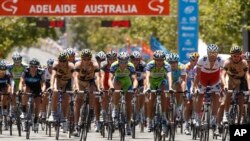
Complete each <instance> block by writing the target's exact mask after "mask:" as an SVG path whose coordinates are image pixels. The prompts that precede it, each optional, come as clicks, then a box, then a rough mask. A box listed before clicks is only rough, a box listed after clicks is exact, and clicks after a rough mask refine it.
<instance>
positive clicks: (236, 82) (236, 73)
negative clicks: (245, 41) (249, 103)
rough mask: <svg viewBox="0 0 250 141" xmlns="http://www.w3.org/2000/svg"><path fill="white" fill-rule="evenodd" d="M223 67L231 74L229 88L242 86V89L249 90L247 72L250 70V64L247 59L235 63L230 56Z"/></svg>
mask: <svg viewBox="0 0 250 141" xmlns="http://www.w3.org/2000/svg"><path fill="white" fill-rule="evenodd" d="M223 68H224V70H226V73H227V75H228V76H229V80H228V82H230V83H229V89H233V88H240V89H241V90H247V89H246V88H247V87H246V86H247V82H246V80H245V73H246V72H247V71H248V64H247V61H246V60H241V61H240V62H237V63H234V62H233V61H232V58H231V57H230V58H228V59H227V60H226V61H225V63H224V66H223Z"/></svg>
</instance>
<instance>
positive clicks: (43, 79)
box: [41, 74, 46, 92]
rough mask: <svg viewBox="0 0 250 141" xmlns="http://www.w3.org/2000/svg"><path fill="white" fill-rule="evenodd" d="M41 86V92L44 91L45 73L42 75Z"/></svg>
mask: <svg viewBox="0 0 250 141" xmlns="http://www.w3.org/2000/svg"><path fill="white" fill-rule="evenodd" d="M41 88H42V92H45V91H46V84H45V74H43V75H42V80H41Z"/></svg>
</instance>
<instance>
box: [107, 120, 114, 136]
mask: <svg viewBox="0 0 250 141" xmlns="http://www.w3.org/2000/svg"><path fill="white" fill-rule="evenodd" d="M113 128H114V127H113V122H111V123H109V125H108V140H112V137H113V130H114V129H113Z"/></svg>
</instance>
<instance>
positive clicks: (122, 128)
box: [118, 104, 126, 141]
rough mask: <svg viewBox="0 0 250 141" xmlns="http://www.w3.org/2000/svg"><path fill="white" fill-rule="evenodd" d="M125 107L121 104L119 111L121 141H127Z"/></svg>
mask: <svg viewBox="0 0 250 141" xmlns="http://www.w3.org/2000/svg"><path fill="white" fill-rule="evenodd" d="M124 113H125V105H124V104H121V105H120V110H119V118H118V119H119V133H120V141H124V140H125V122H126V121H125V114H124Z"/></svg>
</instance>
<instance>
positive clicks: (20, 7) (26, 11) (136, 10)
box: [0, 0, 169, 16]
mask: <svg viewBox="0 0 250 141" xmlns="http://www.w3.org/2000/svg"><path fill="white" fill-rule="evenodd" d="M109 15H145V16H147V15H148V16H150V15H151V16H153V15H157V16H160V15H162V16H163V15H169V0H0V16H109Z"/></svg>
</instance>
